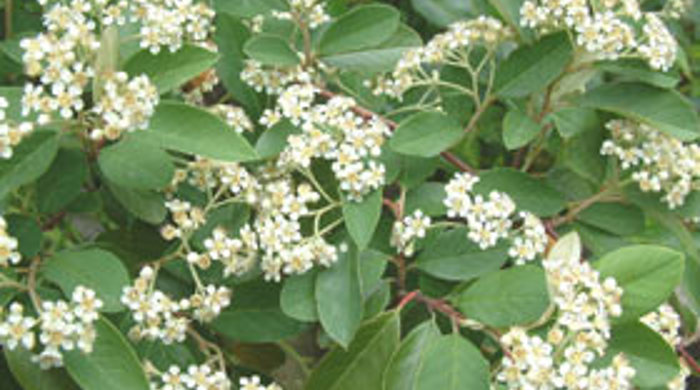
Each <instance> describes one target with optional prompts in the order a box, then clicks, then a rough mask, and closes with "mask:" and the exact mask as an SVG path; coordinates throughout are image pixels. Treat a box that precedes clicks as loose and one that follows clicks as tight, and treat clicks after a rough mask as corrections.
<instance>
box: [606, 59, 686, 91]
mask: <svg viewBox="0 0 700 390" xmlns="http://www.w3.org/2000/svg"><path fill="white" fill-rule="evenodd" d="M596 68H598V69H602V70H604V71H606V72H610V73H613V74H615V75H618V76H621V77H622V78H623V79H625V80H630V81H640V82H642V83H646V84H651V85H654V86H656V87H660V88H674V87H675V86H676V85H678V82H679V81H680V77H679V74H678V72H677V71H675V70H674V69H671V70H669V71H668V72H662V71H658V70H654V69H652V68H651V67H649V64H648V63H647V62H646V61H644V60H642V59H636V58H634V59H632V58H628V59H625V58H620V59H617V60H614V61H600V62H598V63H596Z"/></svg>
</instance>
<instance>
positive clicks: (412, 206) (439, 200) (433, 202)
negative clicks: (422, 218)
mask: <svg viewBox="0 0 700 390" xmlns="http://www.w3.org/2000/svg"><path fill="white" fill-rule="evenodd" d="M445 197H447V194H446V193H445V185H444V184H443V183H431V182H427V183H423V184H421V185H420V186H418V187H416V188H413V189H411V190H410V191H408V192H407V193H406V203H405V204H404V213H405V214H406V215H408V214H412V213H413V212H414V211H415V210H421V211H422V212H423V213H424V214H425V215H430V216H441V215H445V214H446V213H447V207H446V206H445V203H444V200H445Z"/></svg>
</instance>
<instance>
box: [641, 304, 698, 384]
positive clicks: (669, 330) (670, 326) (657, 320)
mask: <svg viewBox="0 0 700 390" xmlns="http://www.w3.org/2000/svg"><path fill="white" fill-rule="evenodd" d="M640 321H641V322H642V323H643V324H645V325H647V326H648V327H649V328H651V329H652V330H654V331H655V332H656V333H658V334H660V335H661V337H663V338H664V340H666V342H667V343H668V344H669V345H670V346H671V347H673V348H675V347H676V346H677V345H679V344H680V343H681V342H682V339H681V337H680V335H679V329H680V327H681V317H680V316H679V315H678V313H676V311H675V310H674V309H673V307H672V306H671V305H669V304H668V303H664V304H663V305H661V306H659V308H658V309H656V311H653V312H651V313H648V314H646V315H644V316H643V317H642V318H640ZM679 364H680V367H681V370H680V372H679V373H678V375H677V376H676V377H675V378H674V379H673V380H671V381H670V382H669V383H668V384H667V385H666V387H667V388H668V389H669V390H683V389H685V383H686V379H687V378H688V376H689V375H690V369H689V368H688V366H687V365H686V363H685V360H684V359H680V360H679Z"/></svg>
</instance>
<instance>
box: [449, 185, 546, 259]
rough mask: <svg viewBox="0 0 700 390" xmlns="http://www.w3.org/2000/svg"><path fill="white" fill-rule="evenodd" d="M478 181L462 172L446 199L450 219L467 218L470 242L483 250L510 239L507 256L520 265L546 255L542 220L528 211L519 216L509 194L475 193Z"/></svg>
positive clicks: (494, 192)
mask: <svg viewBox="0 0 700 390" xmlns="http://www.w3.org/2000/svg"><path fill="white" fill-rule="evenodd" d="M478 181H479V178H478V177H476V176H474V175H471V174H469V173H459V174H456V175H455V177H454V178H453V179H452V180H450V182H449V183H447V185H446V186H445V192H446V193H447V197H446V198H445V200H444V204H445V206H447V216H448V217H450V218H461V219H464V220H465V221H466V222H467V227H468V229H469V233H468V237H469V239H470V240H472V241H473V242H474V243H476V244H478V245H479V247H480V248H481V249H487V248H491V247H493V246H495V245H496V244H497V243H498V241H499V240H500V239H506V238H507V239H510V240H511V248H510V250H509V252H508V253H509V255H510V256H511V257H512V258H513V259H515V261H516V263H517V264H523V263H525V262H527V261H531V260H534V259H535V257H536V256H537V255H538V254H540V253H543V252H544V250H545V249H546V246H547V234H546V232H545V228H544V225H543V224H542V221H540V219H539V218H537V217H536V216H535V215H534V214H532V213H529V212H526V211H521V212H520V213H517V214H516V205H515V202H513V200H512V199H511V198H510V197H509V196H508V194H506V193H502V192H498V191H492V192H491V193H489V195H488V196H486V197H485V196H483V195H480V194H475V193H473V187H474V185H475V184H476V183H477V182H478ZM519 221H521V222H519ZM516 226H517V227H516Z"/></svg>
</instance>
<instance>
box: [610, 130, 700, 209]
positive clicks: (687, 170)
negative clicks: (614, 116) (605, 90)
mask: <svg viewBox="0 0 700 390" xmlns="http://www.w3.org/2000/svg"><path fill="white" fill-rule="evenodd" d="M606 127H607V128H608V129H609V130H610V132H611V135H612V139H610V140H607V141H605V142H604V143H603V146H602V148H601V153H602V154H603V155H609V156H615V157H617V159H618V160H620V163H621V166H622V169H625V170H629V169H634V173H632V179H633V180H634V181H636V182H637V183H638V184H639V188H640V189H641V190H642V191H644V192H663V193H665V195H664V196H663V201H664V202H666V203H667V204H668V206H669V207H670V208H671V209H674V208H676V207H680V206H682V205H683V204H684V202H685V198H686V197H687V196H688V194H689V193H690V192H691V191H692V190H694V189H698V188H700V180H699V179H700V146H698V145H697V144H694V143H692V144H684V143H683V142H681V141H679V140H677V139H676V138H673V137H671V136H669V135H666V134H664V133H662V132H660V131H658V130H657V129H654V128H653V127H651V126H649V125H646V124H644V123H639V122H635V121H632V120H612V121H610V122H608V123H607V124H606Z"/></svg>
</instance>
